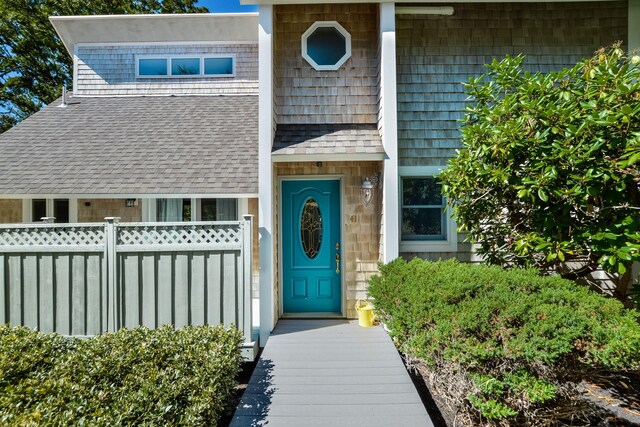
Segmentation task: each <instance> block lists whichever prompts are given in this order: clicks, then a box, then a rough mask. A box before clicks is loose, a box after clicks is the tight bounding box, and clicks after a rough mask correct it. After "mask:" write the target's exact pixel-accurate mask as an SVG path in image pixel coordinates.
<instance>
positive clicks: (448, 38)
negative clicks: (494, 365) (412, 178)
mask: <svg viewBox="0 0 640 427" xmlns="http://www.w3.org/2000/svg"><path fill="white" fill-rule="evenodd" d="M454 9H455V14H454V15H453V16H448V17H445V16H425V15H398V16H397V17H396V40H397V54H396V56H397V70H398V71H397V72H398V86H397V87H398V155H399V164H400V166H444V165H446V163H447V161H448V159H449V158H450V157H451V156H453V155H454V154H455V150H456V149H459V148H461V140H460V132H459V130H458V129H459V127H460V123H459V122H458V120H459V119H461V118H462V116H463V113H462V112H463V110H464V108H465V98H466V95H465V93H464V89H463V86H462V84H461V82H466V81H468V79H469V77H470V76H478V75H480V74H482V73H483V72H485V68H484V64H486V63H489V62H491V61H492V59H493V58H502V57H504V56H505V55H506V54H510V55H517V54H520V53H524V54H525V55H526V56H527V58H526V62H525V65H526V67H527V68H528V69H529V70H531V71H541V72H546V71H551V70H557V69H561V68H564V67H568V66H572V65H574V64H575V63H576V62H578V61H579V60H581V59H582V58H585V57H588V56H590V55H591V54H592V53H593V52H594V51H595V50H596V49H598V48H599V47H601V46H606V45H610V44H611V43H613V42H615V41H617V40H626V38H627V2H626V1H623V2H585V3H526V4H525V3H485V4H465V3H460V4H455V5H454ZM464 238H465V235H464V234H458V247H457V251H456V252H427V251H425V252H406V253H402V254H401V255H402V256H403V257H404V258H408V259H410V258H413V257H416V256H417V257H421V258H425V259H430V260H438V259H447V258H458V259H460V260H462V261H470V262H477V261H479V260H480V259H479V258H478V257H477V255H475V253H474V251H473V248H472V247H471V245H470V244H468V243H464Z"/></svg>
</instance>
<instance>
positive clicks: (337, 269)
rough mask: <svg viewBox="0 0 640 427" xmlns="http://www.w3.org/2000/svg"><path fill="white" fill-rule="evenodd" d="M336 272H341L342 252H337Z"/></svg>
mask: <svg viewBox="0 0 640 427" xmlns="http://www.w3.org/2000/svg"><path fill="white" fill-rule="evenodd" d="M336 273H340V254H336Z"/></svg>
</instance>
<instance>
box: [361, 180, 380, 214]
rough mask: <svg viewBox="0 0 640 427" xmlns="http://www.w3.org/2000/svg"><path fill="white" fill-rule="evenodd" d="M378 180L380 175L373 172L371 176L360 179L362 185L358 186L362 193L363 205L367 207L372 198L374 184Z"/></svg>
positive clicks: (376, 183) (375, 184)
mask: <svg viewBox="0 0 640 427" xmlns="http://www.w3.org/2000/svg"><path fill="white" fill-rule="evenodd" d="M379 182H380V175H379V174H375V175H373V176H370V177H369V176H368V177H365V178H364V181H362V185H361V186H360V192H361V193H362V202H363V203H364V206H365V207H367V206H369V205H370V204H371V200H373V191H374V190H375V188H376V186H377V185H378V183H379Z"/></svg>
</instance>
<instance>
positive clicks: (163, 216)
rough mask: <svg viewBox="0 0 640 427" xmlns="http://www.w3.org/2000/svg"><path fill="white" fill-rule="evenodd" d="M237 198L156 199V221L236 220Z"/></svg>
mask: <svg viewBox="0 0 640 427" xmlns="http://www.w3.org/2000/svg"><path fill="white" fill-rule="evenodd" d="M237 220H238V200H237V199H157V200H156V221H160V222H182V221H237Z"/></svg>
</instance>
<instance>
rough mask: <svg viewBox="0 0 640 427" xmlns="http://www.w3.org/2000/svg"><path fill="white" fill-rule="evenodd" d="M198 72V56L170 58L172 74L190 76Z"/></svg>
mask: <svg viewBox="0 0 640 427" xmlns="http://www.w3.org/2000/svg"><path fill="white" fill-rule="evenodd" d="M199 74H200V58H172V59H171V75H172V76H192V75H199Z"/></svg>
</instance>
